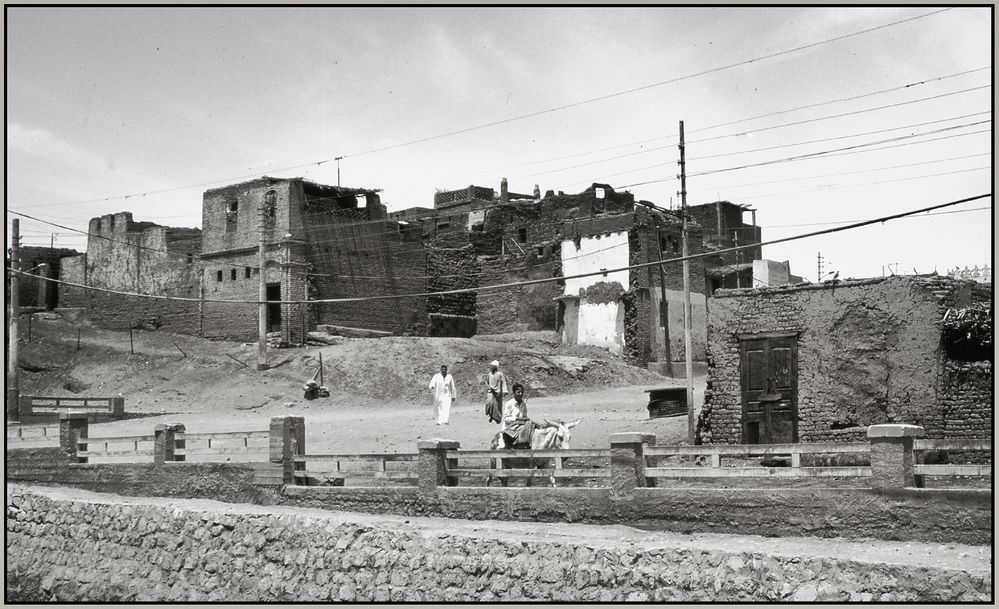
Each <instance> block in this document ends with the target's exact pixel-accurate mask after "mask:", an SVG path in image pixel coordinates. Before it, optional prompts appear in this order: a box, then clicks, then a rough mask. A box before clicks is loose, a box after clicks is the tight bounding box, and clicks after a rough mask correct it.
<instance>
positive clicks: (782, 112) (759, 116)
mask: <svg viewBox="0 0 999 609" xmlns="http://www.w3.org/2000/svg"><path fill="white" fill-rule="evenodd" d="M991 69H992V66H982V67H980V68H974V69H972V70H965V71H963V72H955V73H954V74H947V75H946V76H938V77H936V78H928V79H926V80H920V81H917V82H912V83H909V84H905V85H901V86H898V87H892V88H891V89H881V90H880V91H874V92H872V93H863V94H861V95H854V96H852V97H841V98H839V99H833V100H829V101H824V102H818V103H815V104H808V105H807V106H798V107H796V108H789V109H787V110H777V111H775V112H768V113H767V114H758V115H756V116H751V117H749V118H740V119H736V120H734V121H728V122H725V123H715V124H714V125H708V126H707V127H701V128H700V129H694V130H692V131H691V133H698V132H701V131H707V130H708V129H715V128H717V127H727V126H728V125H734V124H736V123H744V122H746V121H751V120H756V119H758V118H767V117H770V116H776V115H778V114H787V113H789V112H796V111H798V110H807V109H808V108H817V107H819V106H828V105H829V104H837V103H842V102H847V101H854V100H857V99H862V98H864V97H872V96H874V95H882V94H884V93H891V92H893V91H900V90H902V89H908V88H910V87H916V86H919V85H924V84H926V83H929V82H934V81H938V80H946V79H948V78H954V77H955V76H964V75H965V74H972V73H974V72H981V71H982V70H991ZM694 141H697V140H694ZM701 141H704V140H701Z"/></svg>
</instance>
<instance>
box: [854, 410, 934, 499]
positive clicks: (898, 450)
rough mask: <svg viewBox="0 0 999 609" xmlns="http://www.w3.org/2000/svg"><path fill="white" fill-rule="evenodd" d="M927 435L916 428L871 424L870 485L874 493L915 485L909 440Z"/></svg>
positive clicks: (869, 433)
mask: <svg viewBox="0 0 999 609" xmlns="http://www.w3.org/2000/svg"><path fill="white" fill-rule="evenodd" d="M925 435H926V431H925V430H924V429H923V428H922V427H920V426H918V425H871V426H870V427H868V428H867V437H868V439H870V441H871V486H872V488H874V489H875V490H889V489H903V488H905V487H907V486H908V487H911V486H915V483H916V481H915V468H914V463H915V459H913V454H912V441H913V440H914V439H915V438H921V437H923V436H925Z"/></svg>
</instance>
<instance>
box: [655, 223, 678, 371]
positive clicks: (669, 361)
mask: <svg viewBox="0 0 999 609" xmlns="http://www.w3.org/2000/svg"><path fill="white" fill-rule="evenodd" d="M662 233H663V229H662V228H660V227H659V220H658V218H657V219H656V248H657V249H658V250H659V262H660V263H662V261H663V240H662V239H663V238H662ZM665 266H666V265H664V264H660V265H659V297H660V298H661V299H662V304H661V305H660V307H659V316H660V318H661V319H660V320H659V325H661V326H662V327H663V348H662V349H661V350H660V354H661V355H662V358H663V360H664V361H665V362H666V376H673V355H672V353H670V347H669V301H668V300H666V269H665V268H664V267H665ZM650 270H651V269H650ZM650 276H651V273H650Z"/></svg>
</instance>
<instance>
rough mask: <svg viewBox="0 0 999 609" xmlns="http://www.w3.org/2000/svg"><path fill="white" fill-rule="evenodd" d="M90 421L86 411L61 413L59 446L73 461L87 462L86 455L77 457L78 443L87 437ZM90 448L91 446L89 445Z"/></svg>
mask: <svg viewBox="0 0 999 609" xmlns="http://www.w3.org/2000/svg"><path fill="white" fill-rule="evenodd" d="M87 429H88V421H87V413H85V412H60V413H59V448H60V449H62V452H63V454H64V455H66V456H67V457H69V459H70V461H71V462H74V463H86V462H87V458H86V457H77V456H76V455H77V453H78V452H79V448H78V447H77V443H78V442H79V441H80V439H82V438H86V437H87ZM88 448H89V447H88Z"/></svg>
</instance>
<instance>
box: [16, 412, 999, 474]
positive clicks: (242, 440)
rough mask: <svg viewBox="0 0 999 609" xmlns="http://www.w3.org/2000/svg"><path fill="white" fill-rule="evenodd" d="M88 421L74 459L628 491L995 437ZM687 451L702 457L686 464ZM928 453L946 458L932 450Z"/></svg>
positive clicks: (904, 470) (896, 460)
mask: <svg viewBox="0 0 999 609" xmlns="http://www.w3.org/2000/svg"><path fill="white" fill-rule="evenodd" d="M88 428H89V427H88V415H87V413H63V414H61V415H60V428H59V448H60V449H61V452H62V453H63V454H64V455H66V456H68V457H70V458H71V459H72V460H73V461H72V462H76V463H88V462H91V459H104V458H109V459H113V460H115V459H116V460H118V461H114V462H118V463H120V462H121V461H120V459H129V458H131V459H138V460H139V462H143V461H145V460H146V458H148V457H152V458H153V462H154V463H156V464H167V463H184V462H188V458H189V457H194V458H195V459H196V460H197V461H199V462H208V463H211V462H220V461H221V462H230V461H244V462H247V463H249V464H250V465H251V466H252V467H253V468H254V470H255V472H256V473H255V478H254V479H255V480H256V483H257V484H264V485H289V484H290V485H298V486H314V485H319V486H344V485H347V483H348V482H350V486H368V485H382V484H386V483H389V484H402V485H407V486H417V487H419V488H420V489H421V490H427V489H433V488H436V487H439V486H482V485H485V486H488V485H489V484H490V483H491V482H492V480H493V479H497V480H499V481H500V482H501V483H503V484H504V485H506V483H507V482H509V481H510V479H515V478H527V479H528V482H531V481H532V480H533V479H534V478H548V479H550V480H551V481H552V483H555V482H556V481H560V480H561V481H566V480H572V481H575V482H574V484H573V485H578V483H579V481H585V482H584V483H583V485H584V486H589V487H594V486H595V487H601V488H608V489H611V491H612V493H618V494H621V493H625V494H627V493H628V492H632V491H634V489H636V488H641V487H665V486H668V485H666V484H664V483H665V481H668V480H680V481H685V482H684V483H688V482H693V481H702V482H703V481H708V482H711V481H717V480H718V479H736V478H747V479H757V480H758V479H775V480H777V481H778V483H786V484H794V482H792V481H793V480H796V479H809V478H812V479H817V478H837V479H850V478H855V479H861V480H864V485H865V486H867V487H869V488H874V489H899V488H906V487H922V486H925V482H926V479H927V478H932V479H933V480H932V481H933V482H934V486H935V487H937V483H939V482H941V481H942V482H943V483H944V484H946V483H948V482H960V483H962V484H965V485H967V482H966V481H963V480H960V479H962V478H966V477H988V478H991V476H992V464H991V452H992V443H991V440H984V439H982V440H957V439H953V440H951V439H948V440H943V439H932V440H925V439H920V438H919V437H918V436H919V435H920V434H922V433H923V430H922V428H920V427H917V426H914V425H874V426H871V427H870V428H869V429H868V437H869V439H870V441H869V442H854V443H814V444H812V443H804V444H766V445H764V444H750V445H745V444H744V445H703V446H655V439H656V438H655V436H654V435H653V434H644V433H616V434H612V435H611V436H610V449H609V450H608V449H566V450H505V449H504V450H465V451H462V450H459V448H460V445H459V444H458V442H454V441H450V440H430V441H422V442H418V443H417V449H418V451H417V453H415V454H414V453H401V454H400V453H379V454H307V453H306V452H305V420H304V418H303V417H301V416H294V415H285V416H278V417H273V418H272V419H271V424H270V428H269V429H268V430H266V431H264V430H260V431H258V430H253V431H236V432H212V433H187V432H186V429H185V428H184V426H183V425H181V424H179V423H172V424H159V425H156V427H155V430H154V433H153V434H152V435H133V436H107V437H103V436H102V437H94V438H91V437H88ZM25 429H27V428H22V429H19V430H17V431H14V430H13V429H8V437H13V436H15V435H17V436H18V437H22V438H23V437H24V436H25V434H26V431H25ZM34 429H37V430H39V431H37V432H36V431H34V430H30V431H27V435H28V436H32V435H34V434H35V433H37V434H38V435H37V436H35V437H37V438H39V439H41V440H45V439H50V441H53V442H52V443H53V444H54V440H55V437H54V435H51V433H50V429H48V428H45V427H35V428H34ZM24 444H29V442H25V443H24ZM25 448H35V446H25ZM934 452H936V453H950V454H951V455H953V454H954V453H958V454H959V455H965V454H967V453H987V455H988V456H987V457H985V458H984V459H981V460H982V461H984V462H983V463H921V462H920V460H925V458H926V457H927V456H928V455H930V454H931V453H934ZM239 456H244V457H248V458H247V459H239V458H238V457H239ZM234 457H236V458H234ZM694 458H697V462H696V463H691V461H692V460H693V459H694ZM935 458H938V459H940V458H944V457H942V456H941V455H940V454H937V455H936V456H935ZM754 460H756V461H754ZM975 460H978V459H975ZM828 461H840V462H845V463H844V464H842V465H835V464H826V463H827V462H828ZM323 464H329V465H330V466H331V467H326V468H324V467H322V465H323ZM814 464H819V465H814ZM317 465H319V467H317ZM660 483H663V484H660ZM673 486H674V487H675V486H676V485H675V484H674V485H673ZM628 489H631V490H630V491H629V490H628ZM661 490H662V491H663V492H668V491H667V489H666V488H662V489H661Z"/></svg>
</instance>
